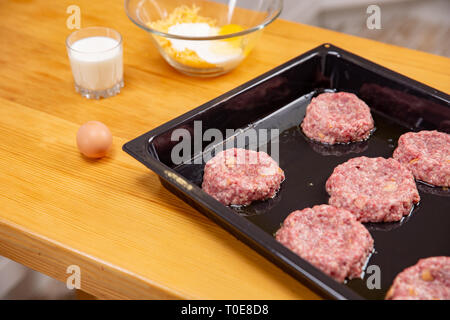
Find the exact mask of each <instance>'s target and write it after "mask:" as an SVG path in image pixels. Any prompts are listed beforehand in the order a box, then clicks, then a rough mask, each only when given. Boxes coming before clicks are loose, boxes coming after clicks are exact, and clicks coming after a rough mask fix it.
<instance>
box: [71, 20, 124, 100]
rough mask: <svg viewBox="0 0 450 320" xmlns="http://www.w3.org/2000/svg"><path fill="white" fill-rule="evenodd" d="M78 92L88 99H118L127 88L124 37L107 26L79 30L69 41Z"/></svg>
mask: <svg viewBox="0 0 450 320" xmlns="http://www.w3.org/2000/svg"><path fill="white" fill-rule="evenodd" d="M66 47H67V53H68V55H69V60H70V66H71V68H72V74H73V79H74V81H75V90H76V91H77V92H79V93H80V94H81V95H82V96H84V97H86V98H88V99H100V98H107V97H111V96H114V95H116V94H118V93H119V92H120V89H121V88H123V47H122V37H121V35H120V34H119V33H118V32H117V31H115V30H113V29H110V28H106V27H89V28H83V29H80V30H77V31H75V32H73V33H72V34H70V35H69V36H68V37H67V39H66Z"/></svg>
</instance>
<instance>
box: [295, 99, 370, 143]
mask: <svg viewBox="0 0 450 320" xmlns="http://www.w3.org/2000/svg"><path fill="white" fill-rule="evenodd" d="M301 126H302V129H303V132H304V133H305V134H306V136H307V137H308V138H310V139H313V140H316V141H320V142H323V143H327V144H335V143H346V142H352V141H361V140H365V139H367V138H368V137H369V136H370V133H371V131H372V129H373V128H374V124H373V119H372V115H371V114H370V108H369V107H368V106H367V104H366V103H365V102H364V101H362V100H360V99H359V98H358V97H357V96H356V95H354V94H353V93H348V92H337V93H322V94H320V95H318V96H317V97H315V98H313V99H312V100H311V103H310V104H309V105H308V107H307V108H306V116H305V119H304V120H303V122H302V125H301Z"/></svg>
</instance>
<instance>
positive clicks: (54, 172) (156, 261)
mask: <svg viewBox="0 0 450 320" xmlns="http://www.w3.org/2000/svg"><path fill="white" fill-rule="evenodd" d="M70 4H77V5H79V6H80V8H81V14H82V26H92V25H104V26H109V27H113V28H115V29H117V30H118V31H119V32H120V33H121V34H122V35H123V37H124V50H125V53H124V59H125V88H124V89H123V91H122V93H120V95H118V96H116V97H113V98H109V99H105V100H100V101H91V100H87V99H84V98H82V97H81V96H80V95H78V94H77V93H76V92H75V90H74V88H73V82H72V76H71V71H70V67H69V61H68V58H67V55H66V49H65V45H64V40H65V37H66V36H67V35H68V34H69V33H70V30H68V29H67V28H66V19H67V17H68V15H67V14H66V8H67V6H68V5H70ZM0 26H1V27H0V47H1V51H0V74H1V81H0V255H3V256H6V257H8V258H11V259H13V260H15V261H17V262H20V263H22V264H24V265H26V266H28V267H30V268H32V269H35V270H38V271H40V272H43V273H45V274H47V275H49V276H51V277H53V278H56V279H59V280H61V281H64V282H65V281H66V279H67V277H68V274H67V273H66V269H67V267H68V266H69V265H78V266H80V268H81V289H82V290H84V291H86V292H88V293H91V294H93V295H95V296H97V297H100V298H200V299H217V298H225V299H233V298H240V299H259V298H264V299H272V298H273V299H315V298H318V297H317V296H316V294H314V293H313V292H311V291H310V290H308V289H307V288H305V287H304V286H302V285H301V284H300V283H299V282H297V281H296V280H294V279H293V278H291V277H290V276H288V275H286V274H285V273H284V272H282V271H281V270H280V269H278V268H277V267H275V266H274V265H273V264H271V263H270V262H268V261H266V260H265V259H264V258H262V257H261V256H259V255H258V254H257V253H255V252H254V251H253V250H251V249H249V248H248V247H247V246H246V245H244V244H243V243H241V242H239V241H238V240H236V239H235V238H233V237H232V236H231V235H230V234H228V233H227V232H225V231H224V230H222V229H221V228H220V227H218V226H217V225H215V224H214V223H212V222H211V221H209V220H208V219H206V218H205V217H204V216H202V215H201V214H199V213H198V212H197V211H196V210H194V209H192V208H191V207H189V206H188V205H186V204H185V203H184V202H182V201H181V200H179V199H178V198H177V197H175V196H174V195H172V194H171V193H169V192H168V191H166V190H165V189H164V188H163V187H162V186H161V185H160V183H159V180H158V178H157V176H156V175H155V174H153V173H151V172H149V170H147V169H146V168H145V167H144V166H142V165H141V164H139V163H138V162H137V161H135V160H134V159H132V158H131V157H130V156H128V155H126V154H125V153H124V152H123V151H122V150H121V147H122V145H123V144H124V143H125V142H126V141H128V140H130V139H132V138H134V137H136V136H138V135H140V134H142V133H144V132H146V131H148V130H149V129H152V128H154V127H156V126H158V125H160V124H162V123H164V122H166V121H168V120H170V119H172V118H174V117H176V116H178V115H180V114H182V113H184V112H186V111H188V110H190V109H192V108H194V107H196V106H198V105H200V104H202V103H204V102H206V101H208V100H210V99H212V98H214V97H216V96H218V95H220V94H222V93H224V92H226V91H228V90H230V89H232V88H233V87H236V86H237V85H239V84H242V83H243V82H245V81H247V80H250V79H252V78H254V77H255V76H257V75H259V74H261V73H263V72H265V71H267V70H269V69H271V68H273V67H275V66H277V65H279V64H281V63H282V62H285V61H286V60H288V59H290V58H293V57H295V56H297V55H299V54H300V53H302V52H304V51H306V50H309V49H311V48H313V47H315V46H317V45H319V44H321V43H324V42H331V43H333V44H335V45H337V46H340V47H342V48H344V49H347V50H350V51H352V52H354V53H356V54H360V55H362V56H364V57H366V58H368V59H370V60H372V61H374V62H377V63H380V64H382V65H384V66H386V67H387V68H391V69H393V70H395V71H398V72H400V73H402V74H405V75H407V76H409V77H411V78H414V79H417V80H419V81H422V82H424V83H426V84H428V85H430V86H433V87H435V88H437V89H439V90H442V91H445V92H450V59H447V58H444V57H438V56H433V55H430V54H426V53H422V52H417V51H412V50H409V49H404V48H398V47H394V46H391V45H386V44H381V43H377V42H374V41H369V40H364V39H359V38H355V37H351V36H347V35H343V34H339V33H335V32H331V31H327V30H322V29H318V28H314V27H310V26H305V25H300V24H294V23H290V22H286V21H281V20H278V21H277V22H275V23H274V24H272V25H271V26H269V27H268V28H267V30H266V32H265V34H264V36H263V38H262V39H261V41H260V42H259V44H258V46H257V47H256V49H255V51H254V52H253V53H252V54H251V55H250V56H249V58H248V59H247V60H246V61H245V62H244V63H243V64H242V65H241V66H240V67H239V68H238V69H236V70H235V71H233V72H231V73H230V74H228V75H225V76H222V77H219V78H215V79H194V78H189V77H186V76H183V75H181V74H179V73H177V72H176V71H174V70H173V69H172V68H171V67H169V66H168V65H167V64H166V63H165V62H164V61H163V60H162V58H161V57H160V56H159V54H158V53H157V51H156V49H155V48H154V47H153V46H152V44H151V43H150V41H149V38H148V35H147V34H146V33H145V32H144V31H142V30H140V29H138V28H137V27H136V26H135V25H133V24H132V23H131V22H130V21H129V20H128V18H127V17H126V15H125V13H124V10H123V1H122V0H114V1H112V0H111V1H106V0H105V1H92V0H59V1H44V0H14V1H13V0H3V1H2V2H1V3H0ZM385 27H388V26H385ZM93 119H95V120H99V121H102V122H104V123H105V124H107V125H108V126H109V128H110V129H111V131H112V132H113V135H114V148H113V151H112V152H111V154H110V155H109V156H108V157H106V158H104V159H102V160H99V161H90V160H86V159H85V158H83V157H82V156H80V154H79V153H78V151H77V148H76V145H75V134H76V131H77V129H78V127H79V126H80V125H81V124H82V123H84V122H86V121H88V120H93Z"/></svg>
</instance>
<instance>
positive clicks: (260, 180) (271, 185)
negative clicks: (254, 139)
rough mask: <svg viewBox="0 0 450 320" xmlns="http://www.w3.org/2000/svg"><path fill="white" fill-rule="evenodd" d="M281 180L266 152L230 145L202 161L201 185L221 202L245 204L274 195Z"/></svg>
mask: <svg viewBox="0 0 450 320" xmlns="http://www.w3.org/2000/svg"><path fill="white" fill-rule="evenodd" d="M283 180H284V172H283V170H281V169H280V167H279V166H278V164H277V163H276V162H275V160H273V159H272V158H271V157H270V156H269V155H268V154H267V153H265V152H256V151H252V150H245V149H238V148H233V149H228V150H225V151H222V152H220V153H219V154H217V155H216V156H215V157H214V158H212V159H211V160H209V161H208V162H207V163H206V166H205V171H204V175H203V184H202V188H203V190H204V191H205V192H206V193H208V194H209V195H211V196H213V197H214V198H216V199H217V200H219V201H220V202H222V203H223V204H225V205H248V204H250V203H251V202H252V201H255V200H265V199H269V198H272V197H274V196H275V194H276V192H277V191H278V189H279V188H280V184H281V182H282V181H283Z"/></svg>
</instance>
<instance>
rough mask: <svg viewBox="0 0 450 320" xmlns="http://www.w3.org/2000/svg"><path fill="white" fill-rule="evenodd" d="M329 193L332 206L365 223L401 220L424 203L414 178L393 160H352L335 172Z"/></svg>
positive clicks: (329, 185)
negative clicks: (420, 203)
mask: <svg viewBox="0 0 450 320" xmlns="http://www.w3.org/2000/svg"><path fill="white" fill-rule="evenodd" d="M326 190H327V192H328V193H329V194H330V196H331V197H330V199H329V201H328V203H329V204H330V205H333V206H335V207H338V208H343V209H347V210H348V211H350V212H351V213H353V214H354V215H355V216H356V219H357V220H359V221H361V222H381V221H384V222H391V221H399V220H401V219H402V217H403V216H405V215H408V214H409V213H410V212H411V209H412V207H413V204H414V203H417V202H419V200H420V197H419V193H418V191H417V187H416V183H415V182H414V177H413V175H412V174H411V172H410V171H409V170H408V169H406V167H404V166H403V165H402V164H400V162H398V161H397V160H395V159H392V158H390V159H385V158H367V157H358V158H353V159H350V160H349V161H347V162H345V163H343V164H340V165H339V166H337V167H336V168H335V169H334V171H333V174H332V175H331V176H330V178H328V181H327V183H326Z"/></svg>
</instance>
